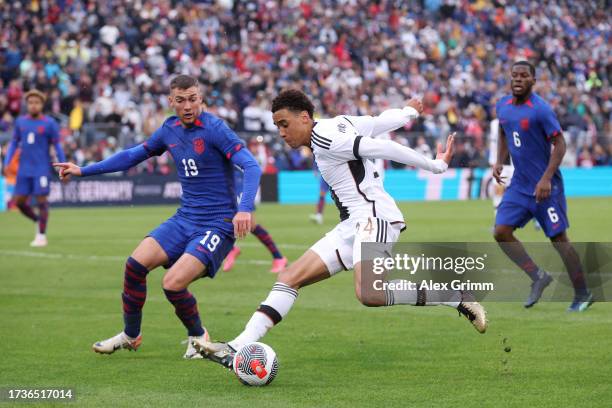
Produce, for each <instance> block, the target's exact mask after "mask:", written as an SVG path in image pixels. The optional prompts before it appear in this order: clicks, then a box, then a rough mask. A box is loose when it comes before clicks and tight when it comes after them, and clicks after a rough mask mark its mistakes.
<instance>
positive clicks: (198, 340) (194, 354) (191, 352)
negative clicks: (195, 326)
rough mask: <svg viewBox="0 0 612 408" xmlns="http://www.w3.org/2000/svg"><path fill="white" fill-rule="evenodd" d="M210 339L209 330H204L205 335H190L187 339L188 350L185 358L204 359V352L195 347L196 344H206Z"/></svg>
mask: <svg viewBox="0 0 612 408" xmlns="http://www.w3.org/2000/svg"><path fill="white" fill-rule="evenodd" d="M209 341H210V337H209V336H208V330H206V331H205V332H204V335H203V336H189V338H188V339H187V351H185V354H184V355H183V358H184V359H186V360H197V359H202V358H204V357H202V354H200V352H199V351H198V350H196V348H195V347H194V344H205V343H208V342H209Z"/></svg>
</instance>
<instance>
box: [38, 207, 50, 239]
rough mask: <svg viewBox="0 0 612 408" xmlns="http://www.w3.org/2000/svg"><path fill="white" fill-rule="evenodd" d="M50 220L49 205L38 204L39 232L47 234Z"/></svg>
mask: <svg viewBox="0 0 612 408" xmlns="http://www.w3.org/2000/svg"><path fill="white" fill-rule="evenodd" d="M48 220H49V203H47V202H45V203H41V204H38V232H39V233H41V234H44V233H46V232H47V221H48Z"/></svg>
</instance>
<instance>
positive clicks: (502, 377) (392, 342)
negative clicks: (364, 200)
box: [0, 198, 612, 408]
mask: <svg viewBox="0 0 612 408" xmlns="http://www.w3.org/2000/svg"><path fill="white" fill-rule="evenodd" d="M313 207H314V205H313V206H279V205H261V206H260V208H259V210H258V212H257V219H258V221H260V222H261V223H262V224H263V225H264V226H265V227H266V228H268V230H269V231H270V233H271V234H272V236H273V237H274V239H275V240H276V242H277V243H278V244H280V247H281V249H282V250H283V252H284V253H285V255H286V256H287V257H288V258H289V259H290V260H295V259H296V258H297V257H298V256H299V255H300V254H301V253H302V252H303V251H304V249H306V248H307V247H308V246H310V245H311V244H312V243H314V242H315V241H316V240H317V239H318V238H320V237H321V236H322V235H323V233H325V232H326V231H328V230H329V229H331V227H332V226H333V225H334V224H335V222H336V220H337V212H336V210H335V209H334V208H331V207H328V208H327V209H326V211H327V212H326V222H325V225H323V226H317V225H313V224H310V223H309V222H308V220H307V216H308V213H309V212H310V211H311V210H312V209H313ZM402 210H403V212H404V215H405V217H406V220H407V222H408V230H407V231H406V232H404V233H403V234H402V240H404V241H463V240H467V241H480V242H487V241H490V240H491V235H490V227H491V223H492V209H491V204H490V202H485V201H479V202H427V203H404V204H402ZM569 210H570V214H569V217H570V220H571V223H572V228H571V229H570V231H569V235H570V237H571V238H572V239H573V240H574V241H604V242H605V241H608V242H609V241H611V240H612V220H610V218H609V217H608V216H606V214H609V212H610V211H609V210H610V200H609V199H606V198H601V199H574V200H570V201H569ZM173 212H174V208H170V207H140V208H110V207H109V208H92V209H56V210H52V212H51V217H50V224H49V240H50V244H49V246H48V247H47V248H44V249H36V250H35V249H31V248H29V246H28V243H29V242H30V240H31V239H32V237H33V235H34V234H33V233H34V227H33V225H31V223H30V222H28V221H27V220H26V219H25V218H23V217H21V216H20V215H18V214H17V213H14V212H11V213H2V214H0V387H20V388H26V387H73V388H74V389H75V390H76V396H77V401H76V404H75V406H87V407H90V406H91V407H98V406H99V407H119V406H130V407H135V406H144V407H148V406H164V407H170V406H180V407H190V406H201V407H222V406H250V407H267V408H272V407H293V406H296V407H301V406H310V407H328V406H337V407H351V408H353V407H360V406H364V407H371V406H386V407H390V406H398V407H408V406H410V407H418V406H424V407H437V406H441V407H499V406H504V407H520V408H524V407H564V406H568V407H595V406H600V407H609V406H612V387H611V386H610V384H611V383H612V382H611V381H612V353H611V350H612V304H610V303H596V304H595V305H594V306H593V307H592V308H591V309H590V310H588V311H587V312H586V313H583V314H568V313H567V312H565V308H566V307H567V304H566V303H541V304H538V305H537V306H536V307H534V308H533V309H532V310H524V309H523V307H522V305H521V304H520V303H485V307H486V308H487V310H488V313H489V320H490V327H489V331H488V332H487V333H486V334H485V335H479V334H478V333H476V331H475V330H473V328H472V327H471V326H470V325H469V324H467V323H466V322H465V321H464V319H463V318H459V317H458V316H457V313H455V312H454V311H452V310H451V309H449V308H446V307H437V308H414V307H402V306H398V307H394V308H376V309H368V308H366V307H363V306H361V305H360V304H359V303H358V302H357V300H356V299H355V296H354V293H353V283H352V275H351V273H347V272H344V273H343V274H340V275H338V276H336V277H334V278H333V279H330V280H327V281H325V282H321V283H320V284H317V285H314V286H311V287H308V288H305V289H304V290H303V291H301V293H300V296H299V298H298V301H297V303H296V304H295V306H294V308H293V310H292V312H291V313H290V314H289V315H288V316H287V318H286V319H285V321H283V322H282V323H281V324H280V325H279V326H278V327H276V328H275V329H274V330H272V331H271V332H270V334H269V335H268V336H267V337H265V338H264V341H265V342H266V343H268V344H270V345H271V346H272V347H274V349H275V350H276V352H277V353H278V356H279V361H280V372H279V375H278V377H277V379H276V380H275V381H274V383H273V384H272V385H270V386H269V387H264V388H249V387H245V386H243V385H241V384H240V383H239V382H238V381H237V380H236V378H235V377H234V376H233V374H231V373H229V372H227V371H225V370H223V369H222V368H221V367H219V366H217V365H215V364H213V363H210V362H208V361H185V360H183V359H182V358H181V357H182V354H183V352H184V351H185V345H184V344H181V341H182V340H185V339H186V335H185V330H184V329H183V327H182V325H181V323H180V321H179V320H178V319H177V318H176V316H175V315H174V313H173V309H172V307H171V305H170V304H169V303H168V302H167V301H166V299H165V297H164V295H163V292H162V290H161V277H162V270H156V271H154V272H152V273H151V274H150V275H149V279H148V297H147V303H146V305H145V308H144V322H143V337H144V341H143V345H142V347H141V348H140V350H139V351H138V352H136V353H128V352H125V351H122V352H117V353H115V354H114V355H111V356H102V355H97V354H95V353H93V352H92V351H91V344H92V343H94V342H95V341H97V340H99V339H103V338H106V337H109V336H111V335H114V334H116V333H118V332H119V331H120V330H121V328H122V317H121V297H120V295H121V289H122V281H123V265H124V261H125V259H126V257H127V256H128V255H129V254H130V253H131V251H132V249H133V248H134V247H135V246H136V245H137V243H138V242H139V241H140V240H141V238H142V237H143V236H144V235H145V234H146V233H147V232H148V231H150V230H151V229H153V228H154V227H155V226H156V225H158V224H159V223H160V222H162V221H163V220H165V219H166V218H167V217H168V216H170V215H171V214H172V213H173ZM519 236H520V237H521V238H522V239H523V240H525V241H538V242H543V241H545V237H544V236H543V234H542V233H541V232H536V231H534V230H533V227H532V226H531V225H528V226H527V228H525V229H524V230H522V231H520V232H519ZM242 248H243V253H242V256H241V257H240V258H239V262H238V263H237V266H236V267H235V269H234V270H233V271H232V272H230V273H223V272H219V273H218V275H217V277H216V278H215V279H214V280H210V279H206V280H201V281H198V282H196V283H195V284H193V285H192V286H191V290H192V291H193V292H194V294H195V295H196V297H197V299H198V301H199V305H200V312H201V315H202V319H203V322H204V323H205V325H206V326H207V327H208V329H209V330H210V332H211V335H212V337H213V338H217V339H230V338H232V337H233V336H234V335H236V334H238V333H239V332H240V331H241V330H242V328H243V326H244V324H245V323H246V321H247V320H248V318H249V317H250V316H251V314H252V313H253V311H254V310H255V308H256V307H257V305H258V304H259V302H260V301H262V300H263V299H264V298H265V297H266V296H267V294H268V291H269V289H270V287H271V285H272V283H273V282H274V279H275V277H274V275H272V274H270V273H269V272H268V271H267V270H268V269H269V264H270V258H269V255H268V254H267V252H266V250H265V249H264V248H263V247H262V246H261V245H259V243H258V242H257V241H256V240H255V238H253V237H249V238H248V239H247V240H246V241H244V242H243V243H242ZM518 273H522V272H519V271H517V274H518ZM522 282H523V283H524V287H523V288H517V290H521V291H523V292H524V294H525V295H526V294H527V290H528V286H529V282H528V280H527V278H525V279H524V281H522ZM504 339H506V343H505V344H504V343H503V340H504ZM507 345H510V347H511V351H510V352H509V353H508V352H505V351H504V347H506V346H507ZM58 405H59V404H58ZM1 406H3V403H1V402H0V407H1Z"/></svg>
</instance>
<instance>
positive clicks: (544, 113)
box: [539, 106, 561, 140]
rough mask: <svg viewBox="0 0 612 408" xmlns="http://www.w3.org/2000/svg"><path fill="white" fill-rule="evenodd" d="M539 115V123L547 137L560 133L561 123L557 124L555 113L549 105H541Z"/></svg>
mask: <svg viewBox="0 0 612 408" xmlns="http://www.w3.org/2000/svg"><path fill="white" fill-rule="evenodd" d="M539 116H540V124H541V126H542V129H543V130H544V134H545V135H546V138H547V139H549V140H550V139H551V138H553V137H555V136H557V135H559V134H561V125H560V124H559V120H557V115H555V112H553V110H552V109H551V108H550V106H544V107H542V109H541V111H540V115H539Z"/></svg>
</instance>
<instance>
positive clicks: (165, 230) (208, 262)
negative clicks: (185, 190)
mask: <svg viewBox="0 0 612 408" xmlns="http://www.w3.org/2000/svg"><path fill="white" fill-rule="evenodd" d="M221 222H227V221H221ZM228 227H231V228H232V230H233V226H231V223H229V226H228ZM228 227H225V228H223V227H221V226H219V225H218V222H213V223H211V224H198V223H195V222H193V221H191V220H188V219H187V218H185V217H183V216H180V215H178V214H175V215H173V216H172V217H170V218H169V219H168V220H167V221H166V222H164V223H163V224H161V225H160V226H159V227H157V228H155V229H154V230H153V231H151V232H150V233H149V235H147V236H148V237H151V238H153V239H155V240H156V241H157V242H158V243H159V245H160V246H161V247H162V249H163V250H164V251H165V252H166V255H168V259H169V261H168V264H167V265H165V267H166V268H169V267H171V266H172V265H173V264H174V263H175V262H176V261H177V260H178V259H179V258H180V257H181V255H183V254H190V255H193V256H195V257H196V258H198V260H200V262H202V263H203V264H204V265H205V266H206V272H205V274H204V276H208V277H210V278H213V277H214V276H215V274H216V273H217V270H218V269H219V266H221V263H222V262H223V260H224V259H225V257H226V256H227V254H228V252H229V251H230V250H231V249H232V248H233V246H234V242H235V239H234V237H233V233H232V235H230V234H229V233H228V230H229V229H228Z"/></svg>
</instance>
